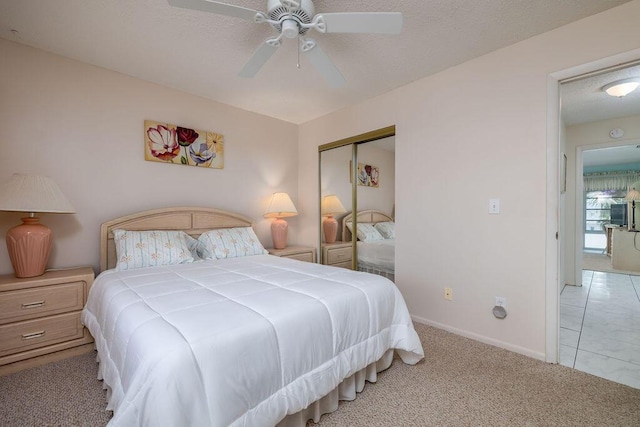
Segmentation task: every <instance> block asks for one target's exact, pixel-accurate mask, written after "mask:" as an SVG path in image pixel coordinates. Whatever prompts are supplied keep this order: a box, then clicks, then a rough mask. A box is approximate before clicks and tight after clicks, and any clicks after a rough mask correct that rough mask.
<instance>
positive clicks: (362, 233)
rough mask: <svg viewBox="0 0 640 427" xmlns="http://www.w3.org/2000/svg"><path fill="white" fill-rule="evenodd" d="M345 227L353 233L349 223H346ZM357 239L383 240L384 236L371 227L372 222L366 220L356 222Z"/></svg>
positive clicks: (365, 240) (368, 240) (366, 240)
mask: <svg viewBox="0 0 640 427" xmlns="http://www.w3.org/2000/svg"><path fill="white" fill-rule="evenodd" d="M347 228H348V229H349V231H351V233H353V229H352V226H351V223H350V222H348V223H347ZM357 235H358V240H360V241H361V242H374V241H376V240H384V237H382V235H381V234H380V233H379V232H378V230H376V229H375V228H374V227H373V224H370V223H368V222H359V223H358V232H357Z"/></svg>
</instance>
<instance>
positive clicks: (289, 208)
mask: <svg viewBox="0 0 640 427" xmlns="http://www.w3.org/2000/svg"><path fill="white" fill-rule="evenodd" d="M296 215H298V210H297V209H296V207H295V206H294V205H293V202H292V201H291V197H289V195H288V194H287V193H273V195H272V196H271V201H270V202H269V207H268V208H267V210H266V211H265V213H264V217H265V218H286V217H290V216H296Z"/></svg>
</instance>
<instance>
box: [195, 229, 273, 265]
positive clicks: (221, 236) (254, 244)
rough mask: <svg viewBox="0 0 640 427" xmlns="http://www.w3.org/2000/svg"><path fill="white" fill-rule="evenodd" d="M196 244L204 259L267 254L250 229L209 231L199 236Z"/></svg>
mask: <svg viewBox="0 0 640 427" xmlns="http://www.w3.org/2000/svg"><path fill="white" fill-rule="evenodd" d="M198 242H200V246H199V251H200V257H201V258H204V259H224V258H236V257H242V256H250V255H264V254H267V253H268V252H267V251H266V250H265V248H264V246H262V243H260V240H258V236H256V233H255V232H254V231H253V228H251V227H236V228H221V229H218V230H210V231H207V232H206V233H203V234H201V235H200V237H199V238H198Z"/></svg>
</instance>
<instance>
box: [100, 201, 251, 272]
mask: <svg viewBox="0 0 640 427" xmlns="http://www.w3.org/2000/svg"><path fill="white" fill-rule="evenodd" d="M252 226H253V221H252V220H251V218H248V217H246V216H243V215H240V214H237V213H233V212H227V211H223V210H220V209H214V208H192V207H175V208H162V209H154V210H149V211H143V212H138V213H134V214H131V215H127V216H123V217H120V218H115V219H112V220H111V221H107V222H105V223H103V224H102V226H101V227H100V271H104V270H107V269H110V268H114V267H115V266H116V247H115V244H114V242H113V230H115V229H122V230H136V231H141V230H182V231H184V232H185V233H187V234H190V235H191V236H193V237H195V238H198V236H200V234H202V233H204V232H206V231H208V230H212V229H215V228H231V227H252Z"/></svg>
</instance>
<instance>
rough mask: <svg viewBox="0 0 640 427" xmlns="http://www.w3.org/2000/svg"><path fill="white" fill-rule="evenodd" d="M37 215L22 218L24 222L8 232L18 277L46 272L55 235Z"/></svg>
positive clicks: (12, 258)
mask: <svg viewBox="0 0 640 427" xmlns="http://www.w3.org/2000/svg"><path fill="white" fill-rule="evenodd" d="M39 221H40V220H39V218H37V217H27V218H22V224H20V225H16V226H15V227H13V228H11V229H10V230H9V231H8V232H7V238H6V241H7V250H8V251H9V258H11V264H12V265H13V270H14V271H15V273H16V277H35V276H41V275H43V274H44V271H45V269H46V267H47V261H48V260H49V254H50V253H51V243H52V242H53V237H52V235H51V230H50V229H49V227H47V226H46V225H42V224H40V223H39Z"/></svg>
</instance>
